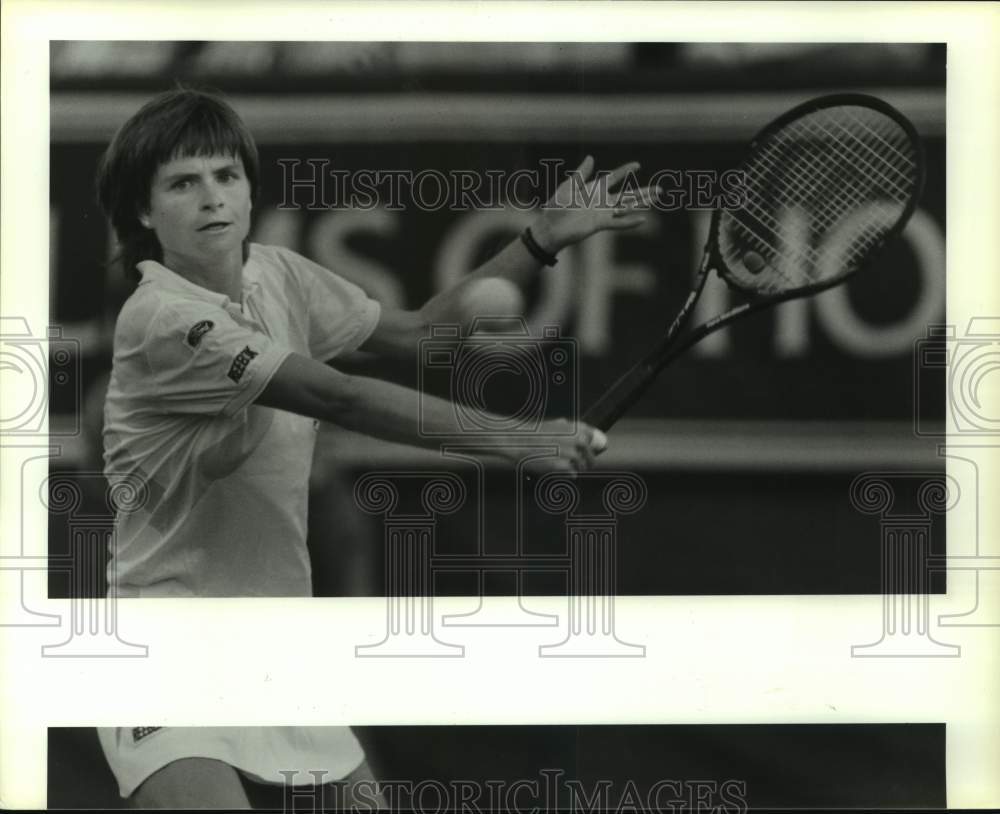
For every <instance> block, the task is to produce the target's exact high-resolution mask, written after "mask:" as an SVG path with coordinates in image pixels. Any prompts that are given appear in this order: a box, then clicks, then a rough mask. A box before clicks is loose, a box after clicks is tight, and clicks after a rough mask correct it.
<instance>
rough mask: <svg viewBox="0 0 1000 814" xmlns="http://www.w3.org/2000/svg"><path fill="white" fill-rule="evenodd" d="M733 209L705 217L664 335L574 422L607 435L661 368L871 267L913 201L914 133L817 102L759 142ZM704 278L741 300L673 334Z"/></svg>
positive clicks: (860, 102) (872, 115) (847, 99)
mask: <svg viewBox="0 0 1000 814" xmlns="http://www.w3.org/2000/svg"><path fill="white" fill-rule="evenodd" d="M738 169H740V170H742V177H743V191H744V196H743V200H742V202H741V205H740V206H739V207H737V208H732V209H726V208H721V207H720V208H718V209H716V210H715V211H714V212H713V214H712V222H711V226H710V228H709V235H708V242H707V244H706V246H705V253H704V256H703V258H702V261H701V266H700V267H699V269H698V272H697V274H696V275H695V278H694V282H693V284H692V288H691V292H690V294H689V295H688V297H687V299H686V300H685V302H684V305H683V306H682V307H681V310H680V312H679V313H678V314H677V316H676V317H675V318H674V320H673V322H672V323H670V326H669V327H668V328H667V330H666V333H664V334H663V336H662V337H661V338H660V339H659V341H657V342H656V344H655V345H654V346H653V348H652V349H651V350H650V351H649V352H648V353H647V354H646V355H645V356H644V357H643V358H642V359H640V360H639V362H637V363H636V364H635V365H634V366H633V367H632V368H631V369H630V370H629V371H628V372H627V373H625V375H624V376H622V377H621V378H620V379H619V380H618V381H617V382H615V383H614V384H613V385H612V386H611V387H610V388H609V389H608V390H607V391H606V392H605V393H604V395H602V396H601V397H600V398H599V399H598V400H597V402H596V403H595V404H594V405H593V406H592V407H590V409H588V410H587V411H586V412H585V413H584V415H583V416H582V418H583V420H584V421H585V422H587V423H588V424H590V425H591V426H594V427H597V428H599V429H601V430H607V429H609V428H610V427H611V426H612V425H613V424H614V423H615V422H616V421H617V420H618V419H619V418H621V416H622V415H623V414H624V413H625V412H626V411H627V410H628V409H629V408H630V407H631V406H632V405H633V404H635V402H636V401H638V400H639V399H640V398H641V397H642V395H643V393H645V392H646V390H647V389H648V388H649V386H650V385H651V384H652V383H653V381H654V380H655V379H656V377H657V375H658V374H659V373H660V371H661V370H663V368H665V367H666V366H667V365H668V364H670V363H671V362H672V361H674V360H675V359H676V358H677V357H678V356H680V355H681V354H682V353H684V351H686V350H687V349H688V348H690V347H691V346H692V345H694V344H696V343H697V342H699V341H701V340H702V339H704V338H705V337H706V336H708V335H709V334H711V333H713V332H715V331H718V330H719V329H721V328H724V327H726V326H727V325H729V324H731V323H733V322H735V321H736V320H738V319H742V318H743V317H747V316H749V315H751V314H754V313H757V312H758V311H761V310H763V309H765V308H770V307H771V306H773V305H776V304H778V303H780V302H785V301H786V300H790V299H794V298H797V297H806V296H809V295H811V294H815V293H817V292H820V291H824V290H826V289H828V288H831V287H832V286H835V285H839V284H840V283H842V282H844V281H845V280H846V279H848V278H849V277H851V276H852V275H854V274H857V273H858V272H859V271H861V270H862V269H865V268H867V267H869V266H870V265H871V261H872V260H873V258H874V257H875V256H876V255H877V254H878V252H879V250H880V249H881V248H882V246H883V245H884V244H885V243H886V241H887V240H889V239H890V238H891V237H894V236H895V235H897V234H898V233H899V232H900V230H902V228H903V226H904V225H905V224H906V221H907V220H908V219H909V217H910V215H911V214H912V212H913V209H914V207H915V206H916V203H917V199H918V198H919V197H920V193H921V191H922V190H923V183H924V160H923V151H922V149H921V146H920V141H919V139H918V137H917V132H916V130H915V129H914V127H913V125H912V124H911V123H910V122H909V121H908V120H907V119H906V118H905V117H904V116H903V115H902V114H901V113H900V112H899V111H898V110H896V109H895V108H893V107H892V106H890V105H888V104H886V103H885V102H883V101H882V100H880V99H876V98H874V97H872V96H865V95H861V94H837V95H833V96H823V97H820V98H817V99H813V100H812V101H809V102H806V103H805V104H802V105H799V106H798V107H795V108H793V109H792V110H789V111H788V112H787V113H785V114H784V115H782V116H780V117H778V118H777V119H775V120H774V121H773V122H771V123H770V124H769V125H768V126H767V127H765V128H764V129H763V130H761V131H760V133H758V134H757V136H756V137H755V138H754V139H753V141H752V142H751V143H750V147H749V150H748V152H747V155H746V157H745V158H744V159H743V162H742V164H741V165H740V166H739V168H738ZM712 270H715V271H716V272H717V273H718V275H719V276H720V277H721V278H722V279H723V280H725V281H726V282H727V283H728V284H729V286H730V287H731V288H732V289H734V290H735V291H736V292H737V293H738V294H740V295H742V297H743V301H742V302H740V303H739V304H738V305H736V306H735V307H733V308H732V309H730V310H729V311H726V312H725V313H722V314H719V315H717V316H715V317H713V318H711V319H709V320H708V321H707V322H705V323H703V324H702V325H700V326H699V327H697V328H694V329H693V330H691V331H689V332H687V333H685V334H682V329H683V328H684V327H685V326H686V325H687V323H688V322H689V321H690V318H691V314H692V312H693V310H694V305H695V303H696V302H697V300H698V297H699V295H700V294H701V292H702V289H703V288H704V287H705V281H706V280H707V279H708V276H709V274H710V273H711V272H712Z"/></svg>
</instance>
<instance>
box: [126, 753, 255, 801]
mask: <svg viewBox="0 0 1000 814" xmlns="http://www.w3.org/2000/svg"><path fill="white" fill-rule="evenodd" d="M128 802H129V807H130V808H169V809H185V808H221V809H249V808H250V801H249V800H248V799H247V795H246V792H244V791H243V785H242V783H240V778H239V775H238V774H237V773H236V770H235V769H234V768H233V767H232V766H230V765H229V764H227V763H223V762H222V761H221V760H212V759H211V758H204V757H189V758H182V759H181V760H175V761H174V762H173V763H169V764H167V765H166V766H164V767H163V768H162V769H159V770H158V771H156V772H154V773H153V774H151V775H150V776H149V777H147V778H146V779H145V780H144V781H143V782H142V785H140V786H139V788H137V789H136V790H135V791H134V792H133V793H132V796H131V797H129V798H128Z"/></svg>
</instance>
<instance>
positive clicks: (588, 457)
mask: <svg viewBox="0 0 1000 814" xmlns="http://www.w3.org/2000/svg"><path fill="white" fill-rule="evenodd" d="M578 453H579V455H578V457H577V458H576V459H575V461H574V463H575V465H576V468H577V469H578V470H579V471H580V472H586V471H587V470H588V469H593V467H594V451H593V450H592V449H591V448H590V445H589V444H584V445H583V446H581V447H579V448H578Z"/></svg>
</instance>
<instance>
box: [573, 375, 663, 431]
mask: <svg viewBox="0 0 1000 814" xmlns="http://www.w3.org/2000/svg"><path fill="white" fill-rule="evenodd" d="M657 373H658V370H657V368H656V367H655V366H653V365H650V364H649V363H648V362H647V360H645V359H643V360H642V361H641V362H639V363H638V364H636V365H634V366H633V367H632V369H631V370H629V371H628V372H627V373H626V374H625V375H624V376H622V377H621V378H620V379H619V380H618V381H616V382H615V383H614V384H613V385H611V387H610V388H608V390H607V391H605V393H604V395H603V396H601V397H600V398H599V399H598V400H597V401H596V402H594V404H592V405H591V406H590V408H589V409H588V410H587V411H586V412H585V413H584V414H583V421H584V422H585V423H586V424H589V425H590V426H592V427H596V428H597V429H599V430H601V431H606V430H609V429H611V427H612V425H614V423H615V422H616V421H617V420H618V419H619V418H621V417H622V416H623V415H624V414H625V413H626V411H627V410H628V409H629V408H630V407H631V406H632V405H633V404H635V403H636V402H637V401H638V400H639V399H640V398H641V397H642V394H643V393H645V392H646V390H647V389H648V388H649V385H650V384H652V382H653V380H654V379H655V378H656V374H657Z"/></svg>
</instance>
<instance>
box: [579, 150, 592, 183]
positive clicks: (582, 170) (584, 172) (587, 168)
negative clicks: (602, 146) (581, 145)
mask: <svg viewBox="0 0 1000 814" xmlns="http://www.w3.org/2000/svg"><path fill="white" fill-rule="evenodd" d="M593 172H594V157H593V156H592V155H588V156H586V157H585V158H584V159H583V161H582V162H581V163H580V166H579V167H577V168H576V174H577V175H579V176H580V177H581V178H583V180H584V181H589V180H590V176H591V175H592V174H593Z"/></svg>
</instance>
